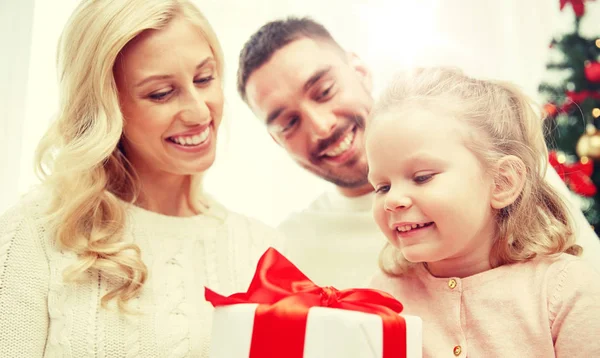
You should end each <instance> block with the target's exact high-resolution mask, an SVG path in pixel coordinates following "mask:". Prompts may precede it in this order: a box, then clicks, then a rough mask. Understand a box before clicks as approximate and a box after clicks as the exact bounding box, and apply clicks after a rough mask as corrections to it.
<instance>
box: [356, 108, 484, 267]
mask: <svg viewBox="0 0 600 358" xmlns="http://www.w3.org/2000/svg"><path fill="white" fill-rule="evenodd" d="M469 129H470V128H469V127H467V125H466V124H464V123H462V122H460V121H458V120H456V119H454V118H448V117H444V111H442V110H439V111H438V110H429V109H425V108H421V109H411V110H404V111H402V112H399V111H398V110H396V111H395V110H394V109H393V108H392V109H390V110H389V111H387V112H385V113H383V114H382V115H380V116H379V117H378V118H375V119H374V120H373V122H371V123H370V127H369V130H368V132H367V137H366V151H367V159H368V163H369V181H370V182H371V184H372V185H373V187H374V188H375V192H376V194H375V195H376V197H375V202H374V204H373V215H374V217H375V220H376V222H377V224H378V225H379V227H380V229H381V230H382V231H383V232H384V233H385V235H386V236H387V238H388V240H389V241H390V242H391V243H392V244H393V245H394V246H396V247H398V248H399V249H400V250H401V251H402V253H403V255H404V257H405V258H406V259H407V260H408V261H411V262H426V263H427V264H428V266H429V267H430V270H431V269H432V268H433V266H437V268H438V269H437V270H436V271H437V272H444V271H445V270H446V269H448V270H449V271H451V270H453V268H456V267H460V265H477V264H478V263H482V262H486V263H487V262H489V254H490V249H491V246H492V241H493V237H494V228H495V224H494V209H493V208H492V206H491V195H492V193H493V188H494V184H493V180H492V178H491V177H490V176H489V175H488V174H486V172H485V170H484V168H483V166H482V165H481V163H480V161H479V160H478V158H477V157H476V156H475V155H474V154H473V153H472V152H471V151H470V150H469V149H468V148H467V147H466V146H465V144H464V143H465V140H466V139H467V135H468V133H469V132H468V131H469ZM432 272H433V270H432Z"/></svg>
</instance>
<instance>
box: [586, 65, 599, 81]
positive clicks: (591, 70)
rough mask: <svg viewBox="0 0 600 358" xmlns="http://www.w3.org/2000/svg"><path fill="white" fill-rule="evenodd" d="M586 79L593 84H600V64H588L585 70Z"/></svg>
mask: <svg viewBox="0 0 600 358" xmlns="http://www.w3.org/2000/svg"><path fill="white" fill-rule="evenodd" d="M584 72H585V78H587V80H588V81H590V82H592V83H599V82H600V62H589V63H586V65H585V68H584Z"/></svg>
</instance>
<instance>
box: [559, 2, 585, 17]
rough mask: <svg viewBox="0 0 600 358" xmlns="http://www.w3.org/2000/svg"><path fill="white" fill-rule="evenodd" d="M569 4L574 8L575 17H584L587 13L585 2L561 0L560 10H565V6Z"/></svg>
mask: <svg viewBox="0 0 600 358" xmlns="http://www.w3.org/2000/svg"><path fill="white" fill-rule="evenodd" d="M568 3H570V4H571V6H573V11H574V12H575V16H577V17H582V16H583V14H584V13H585V0H560V10H561V11H562V9H564V7H565V5H567V4H568Z"/></svg>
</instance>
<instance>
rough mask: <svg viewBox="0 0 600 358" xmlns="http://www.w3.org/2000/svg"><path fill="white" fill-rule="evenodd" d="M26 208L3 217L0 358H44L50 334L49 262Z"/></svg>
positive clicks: (0, 223) (0, 236) (0, 232)
mask: <svg viewBox="0 0 600 358" xmlns="http://www.w3.org/2000/svg"><path fill="white" fill-rule="evenodd" d="M26 207H27V205H25V204H20V205H18V206H16V207H15V208H13V209H9V211H7V212H6V213H4V214H3V215H2V216H0V357H31V358H36V357H42V356H43V355H44V349H45V345H46V338H47V334H48V308H47V296H48V285H49V268H48V260H47V256H46V253H45V250H44V246H43V244H42V241H41V240H40V237H41V235H40V232H39V229H38V227H37V226H36V222H35V218H33V217H31V216H30V215H28V213H27V210H25V208H26Z"/></svg>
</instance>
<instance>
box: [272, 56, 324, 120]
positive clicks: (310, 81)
mask: <svg viewBox="0 0 600 358" xmlns="http://www.w3.org/2000/svg"><path fill="white" fill-rule="evenodd" d="M329 71H331V66H328V67H325V68H322V69H320V70H318V71H317V72H315V73H314V74H313V75H312V76H310V78H309V79H308V80H306V82H305V83H304V86H303V87H302V90H303V91H304V92H306V91H308V90H309V89H310V87H312V86H313V85H314V84H315V83H317V82H318V81H319V80H320V79H321V78H323V76H325V75H326V74H328V73H329ZM284 110H285V108H284V107H279V108H276V109H275V110H274V111H272V112H271V113H269V115H268V116H267V126H268V125H270V124H271V123H273V121H274V120H275V119H277V117H279V115H280V114H281V112H283V111H284Z"/></svg>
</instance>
